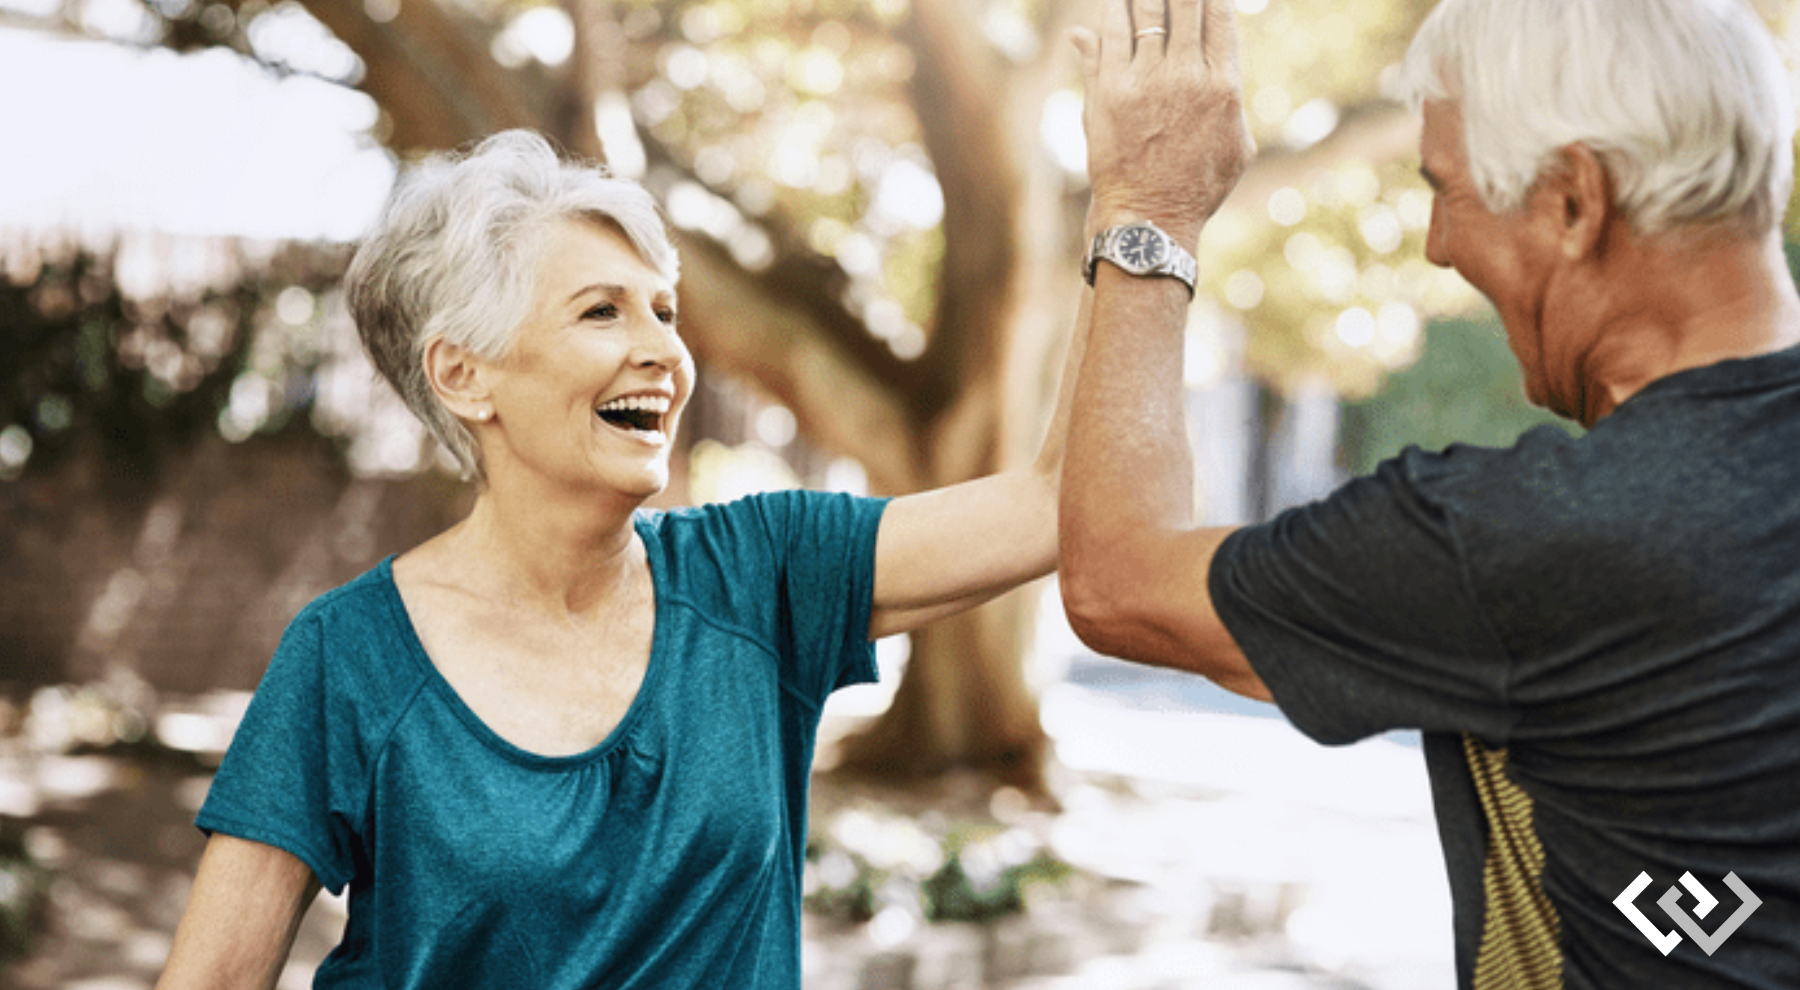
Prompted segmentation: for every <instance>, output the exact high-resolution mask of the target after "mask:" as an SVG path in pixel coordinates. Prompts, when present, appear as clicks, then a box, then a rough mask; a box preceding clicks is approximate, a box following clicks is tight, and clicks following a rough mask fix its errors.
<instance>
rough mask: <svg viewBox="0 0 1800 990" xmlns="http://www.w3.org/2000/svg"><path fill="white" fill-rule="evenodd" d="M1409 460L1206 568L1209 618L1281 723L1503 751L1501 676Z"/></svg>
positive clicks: (1454, 548) (1449, 521) (1462, 550)
mask: <svg viewBox="0 0 1800 990" xmlns="http://www.w3.org/2000/svg"><path fill="white" fill-rule="evenodd" d="M1429 457H1430V455H1423V454H1420V453H1418V452H1417V451H1416V450H1413V451H1409V452H1408V453H1407V454H1406V455H1402V457H1401V458H1399V459H1396V460H1393V461H1389V462H1386V463H1384V464H1383V465H1382V466H1381V467H1380V468H1379V469H1377V471H1376V473H1375V474H1373V475H1371V476H1369V477H1365V478H1359V479H1357V480H1355V481H1352V482H1350V483H1349V484H1347V485H1345V486H1344V487H1343V488H1340V489H1339V490H1338V491H1337V492H1335V493H1334V494H1332V495H1331V496H1330V497H1329V498H1327V499H1325V500H1324V501H1321V502H1316V503H1313V504H1311V505H1307V506H1303V507H1301V508H1297V509H1293V510H1290V511H1288V512H1286V513H1283V514H1282V515H1280V516H1278V517H1277V518H1275V519H1274V520H1273V521H1271V522H1268V523H1266V524H1263V525H1259V526H1251V527H1246V528H1244V529H1242V530H1239V531H1238V532H1236V533H1234V534H1232V536H1231V537H1230V538H1229V539H1227V540H1226V542H1225V543H1224V545H1223V546H1221V547H1220V548H1219V552H1218V555H1217V556H1216V557H1215V559H1214V561H1213V565H1212V571H1211V574H1210V578H1209V582H1208V583H1209V588H1210V591H1211V594H1212V600H1213V604H1214V607H1215V608H1216V609H1217V610H1218V613H1219V616H1220V618H1221V619H1222V620H1223V621H1224V623H1225V626H1226V628H1227V629H1228V630H1230V632H1231V634H1232V637H1233V638H1234V639H1235V640H1236V641H1237V644H1238V646H1239V647H1240V648H1241V649H1242V650H1243V651H1244V653H1245V655H1246V656H1247V657H1248V658H1249V660H1250V665H1251V666H1252V668H1254V669H1255V671H1256V673H1257V675H1258V676H1259V677H1261V678H1262V681H1263V683H1264V684H1266V685H1267V686H1268V688H1269V690H1270V692H1271V693H1272V694H1273V695H1274V697H1275V701H1276V703H1277V704H1278V705H1279V706H1280V707H1281V710H1282V713H1283V714H1284V715H1286V716H1287V718H1288V719H1289V720H1290V721H1292V722H1293V723H1294V725H1295V726H1297V727H1298V728H1299V729H1300V730H1301V731H1302V732H1305V733H1306V734H1307V735H1308V736H1310V737H1312V738H1313V739H1315V740H1317V741H1319V742H1322V743H1327V744H1339V743H1347V742H1353V741H1355V740H1357V739H1361V738H1364V737H1367V736H1370V735H1374V734H1376V733H1380V732H1384V731H1388V730H1391V729H1423V730H1427V731H1450V732H1474V733H1476V734H1477V735H1479V736H1481V737H1482V738H1484V739H1488V740H1490V741H1494V742H1497V743H1498V742H1503V741H1504V739H1505V737H1506V734H1507V732H1508V730H1509V729H1510V727H1511V725H1512V722H1513V719H1514V716H1513V714H1512V709H1511V707H1510V706H1509V704H1508V686H1509V677H1510V674H1511V664H1510V662H1509V658H1508V656H1507V655H1506V651H1505V649H1504V647H1503V646H1502V643H1501V639H1500V637H1499V635H1498V634H1497V633H1496V631H1495V630H1494V629H1493V628H1492V626H1491V624H1490V623H1489V621H1488V619H1487V617H1486V615H1485V614H1484V612H1483V609H1482V608H1481V605H1480V603H1479V601H1478V600H1477V598H1476V594H1475V592H1474V590H1473V583H1472V579H1471V577H1470V574H1469V570H1468V568H1469V562H1468V548H1466V547H1464V546H1463V545H1462V541H1461V536H1460V534H1459V528H1458V519H1457V513H1456V511H1453V510H1451V509H1448V508H1446V507H1445V506H1444V504H1443V503H1441V502H1439V501H1437V500H1434V499H1433V498H1431V497H1430V496H1429V495H1428V494H1426V493H1424V492H1422V491H1421V490H1420V486H1419V484H1418V483H1417V480H1416V479H1417V472H1415V471H1414V470H1411V469H1410V467H1409V465H1410V466H1417V465H1418V464H1420V463H1423V462H1425V461H1428V460H1429Z"/></svg>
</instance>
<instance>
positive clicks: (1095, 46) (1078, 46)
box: [1069, 27, 1100, 87]
mask: <svg viewBox="0 0 1800 990" xmlns="http://www.w3.org/2000/svg"><path fill="white" fill-rule="evenodd" d="M1069 43H1070V44H1072V45H1074V46H1075V52H1076V54H1077V55H1079V56H1080V57H1081V77H1082V78H1083V79H1085V80H1087V84H1088V85H1089V86H1090V87H1091V86H1093V84H1094V76H1095V75H1097V74H1098V73H1099V72H1100V39H1099V38H1098V37H1097V36H1095V34H1094V32H1092V31H1090V30H1088V29H1087V28H1084V27H1077V28H1070V29H1069Z"/></svg>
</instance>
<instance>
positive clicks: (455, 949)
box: [198, 492, 885, 990]
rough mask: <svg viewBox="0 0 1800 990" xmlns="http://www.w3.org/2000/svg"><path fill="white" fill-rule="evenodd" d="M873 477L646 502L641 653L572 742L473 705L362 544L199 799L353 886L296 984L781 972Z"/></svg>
mask: <svg viewBox="0 0 1800 990" xmlns="http://www.w3.org/2000/svg"><path fill="white" fill-rule="evenodd" d="M884 505H885V503H884V502H882V501H880V500H875V499H862V498H853V497H850V496H845V495H825V494H820V493H815V492H782V493H775V494H769V495H762V496H756V497H752V498H748V499H744V500H742V501H739V502H734V503H731V504H728V505H714V506H704V507H699V508H693V509H682V510H677V511H672V512H667V513H654V512H644V513H640V514H639V516H638V517H637V519H636V527H637V531H638V533H639V535H640V536H641V537H642V538H643V541H644V544H645V546H646V547H647V549H648V551H649V559H650V569H651V572H652V574H653V576H654V580H655V589H656V631H655V639H654V643H653V645H652V648H651V653H650V662H649V667H648V670H647V671H646V673H645V675H644V680H643V684H642V686H641V687H640V689H639V691H638V695H637V697H636V699H635V700H634V701H633V702H632V704H631V706H630V708H629V709H628V711H627V712H626V714H625V716H624V718H623V719H622V720H621V721H620V723H619V725H618V727H617V728H616V729H615V730H614V731H613V732H612V734H611V735H610V736H608V738H607V739H606V740H605V741H604V742H602V743H601V744H600V745H599V746H597V747H595V748H594V749H592V750H590V751H588V752H586V753H581V754H577V755H574V756H567V757H545V756H539V755H536V754H532V753H528V752H526V751H524V750H521V749H519V748H517V747H515V746H512V745H510V744H509V743H507V742H506V741H505V740H503V739H501V738H500V737H499V736H498V735H496V734H495V733H494V732H493V731H492V730H490V729H489V728H488V727H487V726H486V725H485V724H483V723H482V722H481V721H480V720H479V719H478V718H477V717H476V716H475V714H474V713H473V712H472V711H471V710H470V709H469V708H468V706H467V705H465V704H464V703H463V702H462V700H461V699H460V698H459V697H458V696H457V695H456V693H455V692H454V691H453V690H452V689H451V687H450V685H449V683H448V682H447V681H445V680H444V679H443V677H442V676H441V675H440V674H438V672H437V670H436V668H435V667H434V666H433V665H432V663H431V661H430V659H429V658H428V657H427V656H426V655H425V652H424V649H423V647H422V646H421V645H420V643H419V640H418V637H417V635H416V634H415V632H414V630H413V627H412V625H411V623H410V621H409V620H408V618H407V616H406V613H405V609H404V606H403V605H402V603H401V599H400V595H399V593H398V591H397V590H396V589H395V587H394V581H393V571H392V561H391V559H390V560H387V561H383V562H382V563H381V564H380V565H378V566H377V567H375V568H374V569H373V570H371V571H369V572H368V573H366V574H364V575H363V576H361V577H359V578H357V579H356V580H354V581H352V582H350V583H349V584H346V585H344V586H343V587H341V588H338V589H335V590H333V591H331V592H328V593H327V594H325V595H322V596H320V597H319V598H318V599H317V600H315V601H314V602H312V603H311V604H310V605H308V606H307V607H306V608H305V609H304V610H303V611H302V612H301V613H300V614H299V615H298V616H297V617H296V618H295V619H294V621H293V623H292V625H291V626H290V627H289V628H288V631H287V633H286V634H285V636H284V637H283V639H282V642H281V646H280V647H279V649H278V650H277V651H276V654H275V657H274V660H273V661H272V662H271V664H270V666H269V669H268V672H267V673H266V674H265V675H264V678H263V681H262V684H261V685H260V686H259V687H258V688H257V692H256V696H255V698H254V700H253V701H252V702H251V705H250V708H249V711H248V712H247V713H246V715H245V718H244V721H243V723H242V725H241V726H240V727H239V729H238V732H237V735H236V737H235V738H234V739H233V741H232V744H231V748H230V750H229V751H228V752H227V754H226V756H225V761H224V763H223V765H222V766H221V767H220V770H219V773H218V775H217V777H216V778H215V779H214V782H213V785H212V790H211V792H210V793H209V794H208V796H207V799H206V803H205V805H204V807H203V808H202V809H201V811H200V815H199V818H198V824H199V826H200V827H201V828H202V829H204V830H206V831H208V832H222V833H225V834H229V835H234V836H238V837H241V838H245V839H252V840H255V841H258V842H264V843H268V844H270V845H274V846H277V847H279V848H282V849H285V850H287V851H288V852H290V853H293V854H294V855H295V856H297V857H299V858H300V859H301V860H303V861H304V862H306V863H307V864H308V865H309V866H311V867H312V869H313V871H314V872H315V873H316V874H317V875H318V877H319V879H320V881H321V882H323V883H324V884H325V886H326V887H327V888H329V889H331V890H332V891H334V892H339V891H341V890H342V889H343V888H345V887H346V886H347V887H348V888H349V890H350V899H349V923H348V926H347V929H346V932H345V935H344V940H343V942H342V944H340V945H339V946H338V947H337V949H336V950H335V951H333V952H332V954H331V955H330V957H329V958H327V959H326V961H325V962H324V964H323V965H322V966H321V967H320V968H319V971H318V974H317V976H316V977H315V984H314V985H315V986H317V987H333V988H335V987H356V988H384V990H402V988H420V990H440V988H443V987H481V988H500V987H518V988H531V990H555V988H576V987H580V988H584V990H597V988H618V990H624V988H658V990H662V988H686V987H731V988H734V990H737V988H744V990H758V988H765V990H796V988H798V987H799V986H800V884H801V875H802V871H803V862H804V851H805V843H806V795H807V782H808V778H809V775H810V770H811V764H812V755H813V742H814V737H815V733H816V730H817V727H818V721H819V712H820V707H821V705H822V704H823V703H824V700H825V698H826V697H827V696H828V695H829V694H830V693H831V692H832V691H833V690H835V689H836V688H838V687H840V686H844V685H848V684H852V683H859V682H865V681H870V680H873V679H874V677H875V666H874V652H873V649H872V646H871V644H870V643H869V642H868V625H869V613H870V603H871V598H872V594H873V585H874V553H875V536H876V531H877V528H878V527H879V525H880V520H881V514H882V510H883V508H884Z"/></svg>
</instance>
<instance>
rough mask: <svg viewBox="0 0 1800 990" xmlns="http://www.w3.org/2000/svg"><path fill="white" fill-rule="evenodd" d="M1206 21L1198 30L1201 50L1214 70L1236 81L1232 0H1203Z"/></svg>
mask: <svg viewBox="0 0 1800 990" xmlns="http://www.w3.org/2000/svg"><path fill="white" fill-rule="evenodd" d="M1205 5H1206V10H1205V20H1206V23H1205V24H1204V25H1203V26H1202V27H1201V30H1200V44H1201V52H1202V54H1204V55H1205V57H1206V65H1207V67H1208V68H1210V69H1211V70H1213V71H1214V72H1222V73H1224V74H1225V78H1227V79H1230V80H1231V81H1232V82H1236V81H1237V80H1238V79H1239V78H1240V76H1239V75H1238V36H1237V12H1236V11H1235V10H1234V9H1233V2H1232V0H1205Z"/></svg>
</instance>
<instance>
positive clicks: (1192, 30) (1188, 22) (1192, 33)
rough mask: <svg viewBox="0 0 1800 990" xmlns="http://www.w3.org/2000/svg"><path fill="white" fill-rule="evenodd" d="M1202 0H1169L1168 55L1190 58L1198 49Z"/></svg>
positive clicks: (1177, 58) (1181, 58)
mask: <svg viewBox="0 0 1800 990" xmlns="http://www.w3.org/2000/svg"><path fill="white" fill-rule="evenodd" d="M1202 2H1203V0H1169V57H1170V58H1173V59H1176V60H1185V59H1192V58H1193V57H1194V56H1195V55H1197V54H1198V53H1199V52H1200V51H1201V48H1200V32H1201V30H1202V27H1201V23H1200V22H1201V16H1200V6H1201V3H1202Z"/></svg>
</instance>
